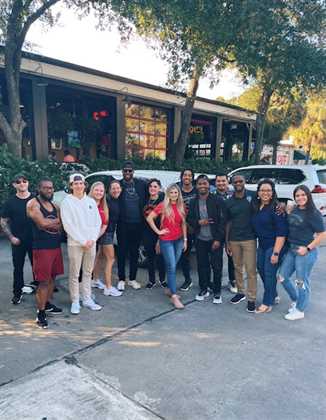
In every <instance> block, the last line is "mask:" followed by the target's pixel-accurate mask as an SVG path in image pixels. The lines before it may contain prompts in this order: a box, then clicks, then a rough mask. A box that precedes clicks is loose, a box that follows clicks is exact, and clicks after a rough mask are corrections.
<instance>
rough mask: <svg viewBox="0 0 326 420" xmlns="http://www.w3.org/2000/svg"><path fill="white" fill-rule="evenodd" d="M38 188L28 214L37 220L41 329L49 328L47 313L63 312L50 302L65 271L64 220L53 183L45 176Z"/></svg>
mask: <svg viewBox="0 0 326 420" xmlns="http://www.w3.org/2000/svg"><path fill="white" fill-rule="evenodd" d="M38 190H39V194H38V196H36V197H35V198H33V199H32V200H30V201H29V202H28V205H27V215H28V217H30V218H31V219H32V222H33V226H32V229H33V272H34V276H35V279H36V280H37V281H38V282H39V285H38V288H37V291H36V303H37V309H38V311H37V319H36V322H37V324H38V325H39V326H40V327H41V328H47V327H48V322H47V319H46V312H51V313H53V314H57V313H61V312H62V309H60V308H57V307H56V306H55V305H53V304H52V303H50V299H51V298H52V294H53V289H54V280H55V278H56V276H57V275H60V274H63V272H64V270H63V260H62V254H61V247H60V243H61V222H60V216H59V209H58V207H57V206H56V205H54V204H53V203H52V199H53V191H54V188H53V182H52V181H51V180H50V179H47V178H43V179H42V180H41V181H40V182H39V185H38Z"/></svg>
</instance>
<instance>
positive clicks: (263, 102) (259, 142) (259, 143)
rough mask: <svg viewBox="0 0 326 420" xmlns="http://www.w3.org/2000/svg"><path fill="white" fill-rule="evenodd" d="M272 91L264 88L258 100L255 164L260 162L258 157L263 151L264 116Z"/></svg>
mask: <svg viewBox="0 0 326 420" xmlns="http://www.w3.org/2000/svg"><path fill="white" fill-rule="evenodd" d="M272 94H273V90H272V89H271V88H270V87H267V86H264V87H263V92H262V96H261V98H260V103H259V108H258V116H257V121H256V127H257V134H256V146H255V163H256V164H258V163H259V161H260V155H261V152H262V149H263V141H264V129H265V122H266V115H267V111H268V107H269V103H270V100H271V96H272Z"/></svg>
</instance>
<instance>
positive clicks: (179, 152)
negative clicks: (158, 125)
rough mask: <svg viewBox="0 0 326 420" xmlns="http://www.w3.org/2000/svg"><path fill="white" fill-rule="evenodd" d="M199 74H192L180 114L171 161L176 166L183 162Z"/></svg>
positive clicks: (195, 71) (196, 72)
mask: <svg viewBox="0 0 326 420" xmlns="http://www.w3.org/2000/svg"><path fill="white" fill-rule="evenodd" d="M199 78H200V72H198V71H197V70H196V69H195V70H194V71H193V73H192V77H191V79H190V81H189V87H188V89H187V96H186V102H185V106H184V109H183V112H182V120H181V129H180V134H179V137H178V140H177V141H176V143H175V144H174V146H173V153H172V156H173V160H174V161H175V163H176V165H178V166H179V165H181V164H182V162H183V160H184V154H185V150H186V147H187V145H188V142H189V128H190V124H191V116H192V111H193V109H194V104H195V100H196V95H197V90H198V86H199Z"/></svg>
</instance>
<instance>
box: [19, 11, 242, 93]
mask: <svg viewBox="0 0 326 420" xmlns="http://www.w3.org/2000/svg"><path fill="white" fill-rule="evenodd" d="M56 11H60V13H61V18H60V19H59V23H58V24H57V25H56V26H54V27H52V28H49V29H48V28H47V29H45V28H44V27H42V24H41V23H40V22H36V23H34V25H33V26H32V27H31V29H30V31H29V33H28V36H27V41H29V42H31V43H32V44H33V52H35V53H38V54H42V55H45V56H48V57H52V58H56V59H59V60H64V61H68V62H71V63H75V64H79V65H83V66H86V67H90V68H93V69H97V70H102V71H105V72H108V73H112V74H116V75H119V76H123V77H128V78H130V79H135V80H139V81H142V82H147V83H151V84H154V85H158V86H163V87H164V86H166V81H167V73H168V66H167V64H166V63H165V62H163V61H162V60H161V59H160V58H159V57H158V55H157V53H156V52H155V51H154V50H153V49H152V48H150V47H148V46H147V45H146V43H145V41H143V40H142V39H141V38H139V37H137V36H134V37H133V38H132V39H131V40H130V41H129V42H128V43H127V44H125V43H122V42H121V41H120V36H119V33H118V31H117V29H115V28H112V29H111V30H107V31H101V30H99V29H97V28H96V19H95V18H94V17H92V16H89V17H87V18H83V19H81V20H80V19H79V18H78V17H77V16H76V14H75V13H74V12H73V11H71V10H68V9H66V8H63V7H60V8H59V7H57V9H56ZM209 85H210V82H209V80H207V79H202V80H201V82H200V85H199V91H198V96H202V97H205V98H209V99H216V98H217V97H218V96H223V97H225V98H231V97H233V96H238V95H239V94H241V93H242V91H243V90H244V87H243V85H242V83H241V79H240V78H239V76H237V74H236V73H235V72H232V71H224V72H223V73H222V74H221V77H220V82H219V83H218V85H216V86H215V87H214V88H213V89H211V88H210V86H209Z"/></svg>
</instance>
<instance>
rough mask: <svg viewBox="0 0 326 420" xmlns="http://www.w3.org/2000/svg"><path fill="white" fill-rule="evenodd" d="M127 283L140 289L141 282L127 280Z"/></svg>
mask: <svg viewBox="0 0 326 420" xmlns="http://www.w3.org/2000/svg"><path fill="white" fill-rule="evenodd" d="M128 285H129V286H131V287H132V288H133V289H140V288H141V284H140V283H138V281H136V280H129V281H128Z"/></svg>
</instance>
